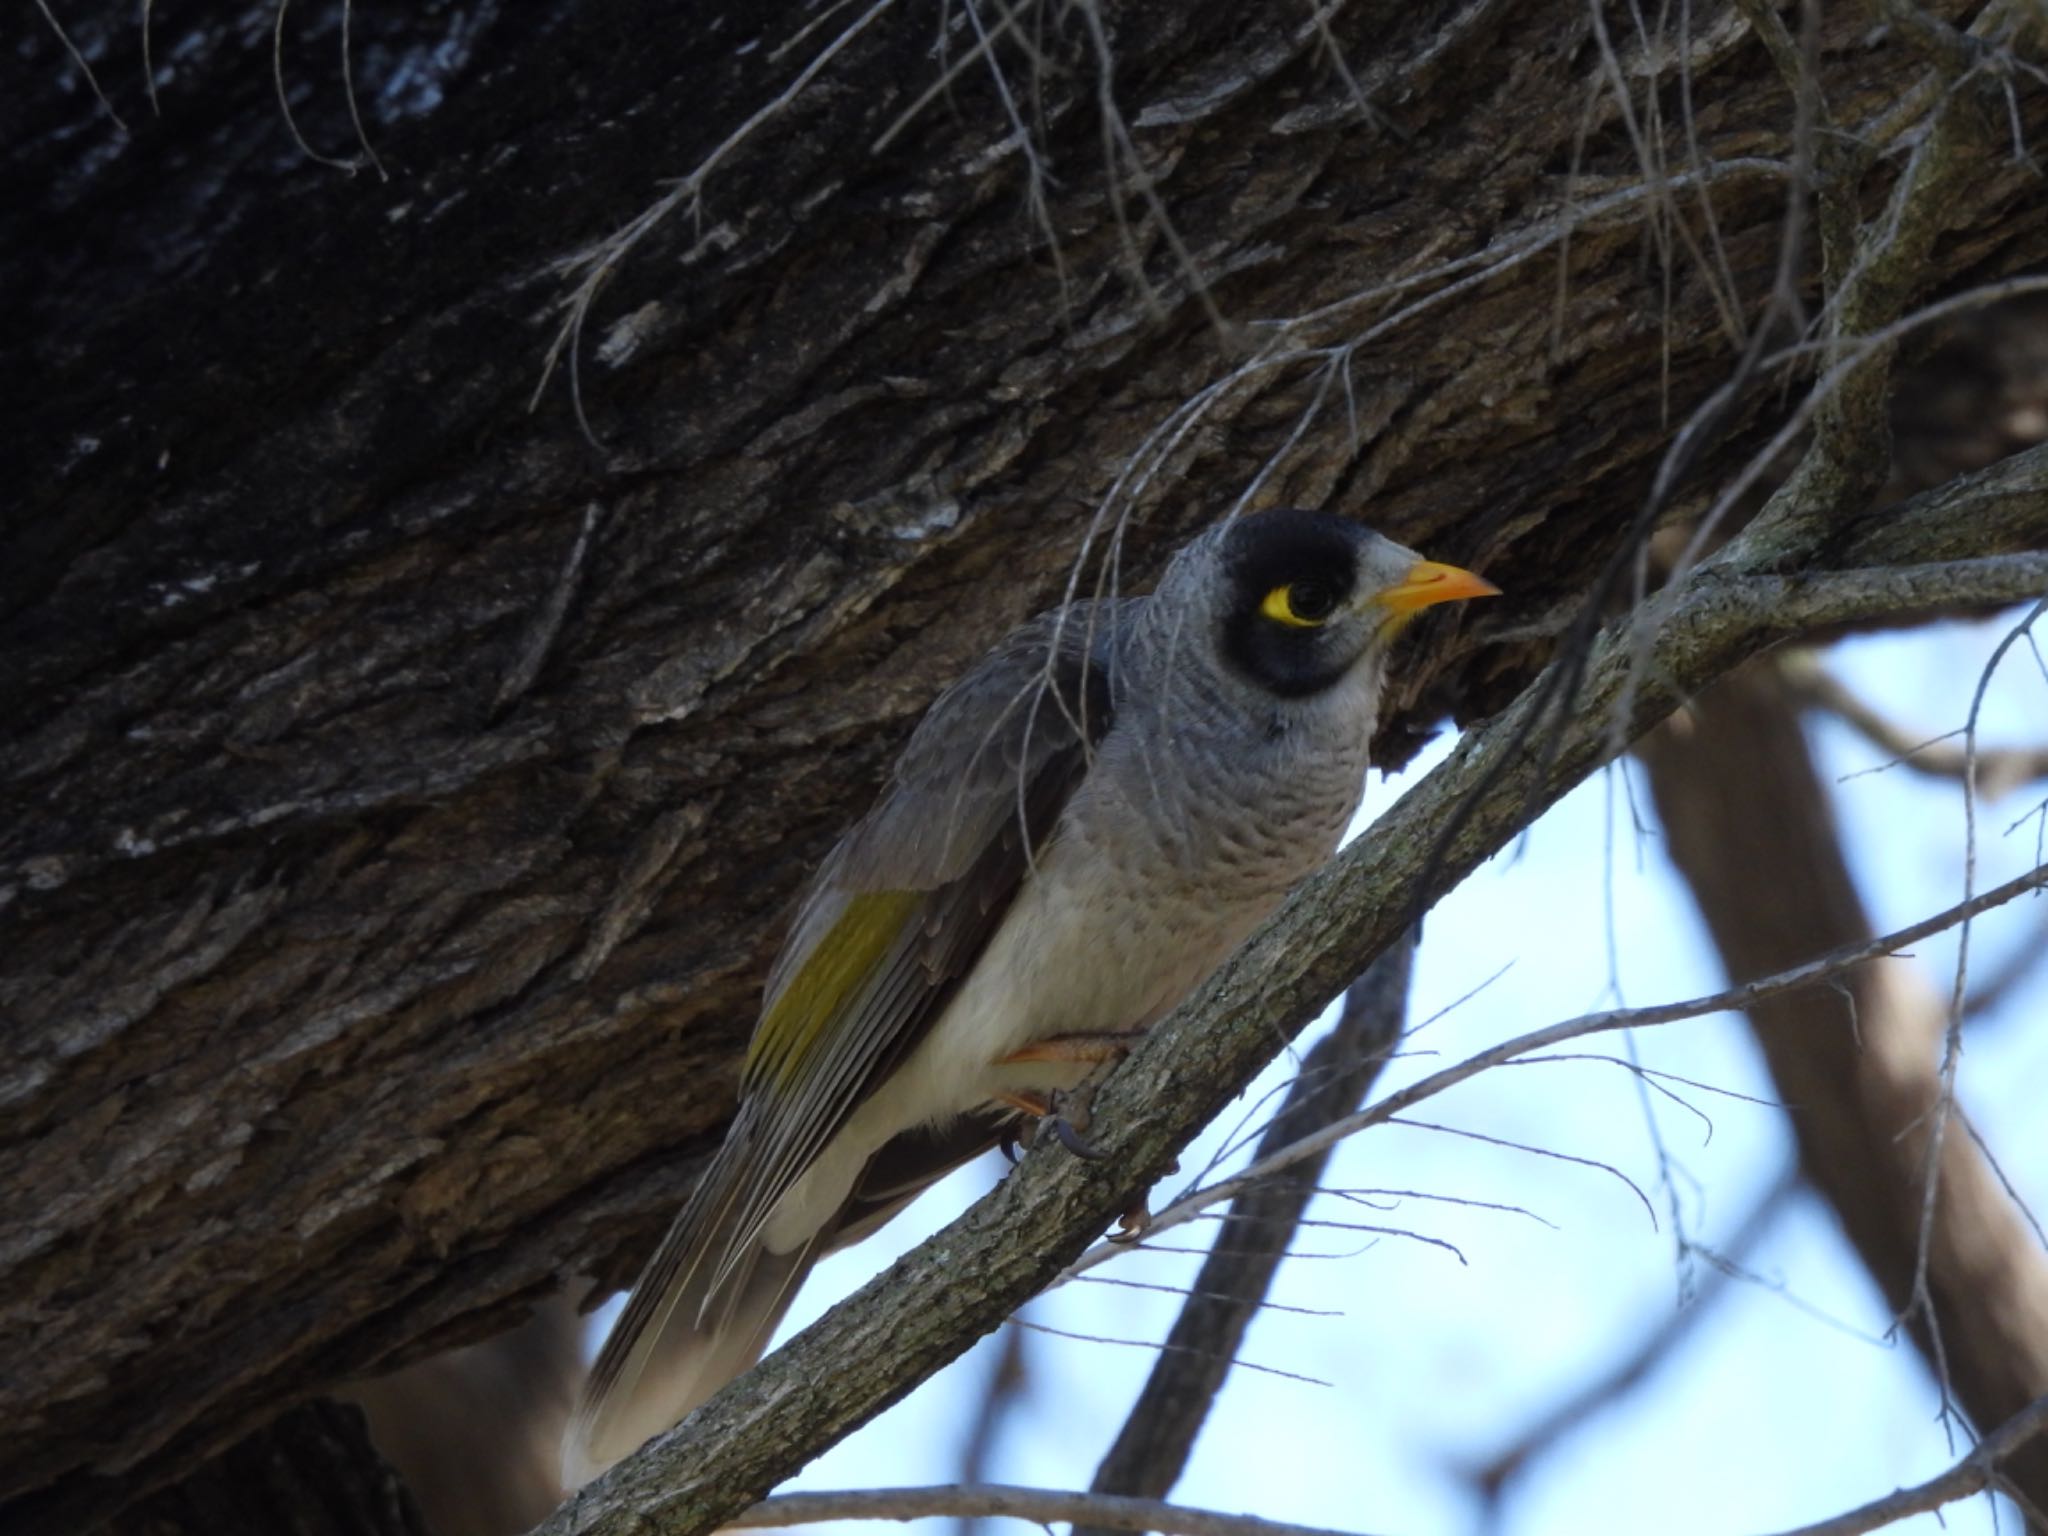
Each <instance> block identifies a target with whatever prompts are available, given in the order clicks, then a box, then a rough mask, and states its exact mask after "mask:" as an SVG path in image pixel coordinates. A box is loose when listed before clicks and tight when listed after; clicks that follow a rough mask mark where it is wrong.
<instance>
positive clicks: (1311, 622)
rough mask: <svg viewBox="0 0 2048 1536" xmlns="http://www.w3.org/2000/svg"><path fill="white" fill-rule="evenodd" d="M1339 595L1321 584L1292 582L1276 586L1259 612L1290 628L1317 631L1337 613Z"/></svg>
mask: <svg viewBox="0 0 2048 1536" xmlns="http://www.w3.org/2000/svg"><path fill="white" fill-rule="evenodd" d="M1336 607H1337V598H1336V594H1335V593H1333V592H1331V590H1330V589H1329V588H1328V587H1326V586H1324V585H1323V584H1322V583H1321V582H1319V581H1290V582H1289V583H1288V584H1287V585H1286V586H1284V587H1275V588H1274V589H1273V590H1272V591H1270V592H1268V593H1267V594H1266V599H1265V601H1264V602H1262V603H1260V604H1259V612H1260V613H1262V614H1264V615H1265V616H1266V617H1267V618H1269V619H1271V620H1272V621H1273V622H1274V623H1275V624H1285V625H1286V626H1287V627H1288V628H1289V629H1314V628H1316V627H1317V626H1318V625H1320V624H1322V623H1323V621H1324V620H1326V619H1327V618H1329V616H1330V615H1331V614H1332V613H1333V612H1335V611H1336Z"/></svg>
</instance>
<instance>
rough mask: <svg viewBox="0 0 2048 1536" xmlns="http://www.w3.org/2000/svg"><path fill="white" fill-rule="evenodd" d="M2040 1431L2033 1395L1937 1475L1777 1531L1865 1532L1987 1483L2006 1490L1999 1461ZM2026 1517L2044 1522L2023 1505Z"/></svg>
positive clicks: (2043, 1424)
mask: <svg viewBox="0 0 2048 1536" xmlns="http://www.w3.org/2000/svg"><path fill="white" fill-rule="evenodd" d="M2043 1431H2048V1397H2040V1398H2036V1399H2035V1400H2034V1401H2033V1402H2032V1403H2030V1404H2029V1405H2028V1406H2027V1407H2025V1408H2023V1409H2021V1410H2020V1412H2018V1413H2016V1414H2014V1415H2013V1417H2012V1418H2010V1419H2008V1420H2006V1422H2005V1423H2004V1424H2003V1425H2002V1426H2000V1428H1999V1429H1998V1430H1997V1432H1996V1433H1994V1434H1991V1435H1989V1436H1987V1437H1986V1438H1985V1439H1983V1440H1980V1441H1979V1442H1978V1443H1977V1445H1976V1447H1975V1448H1974V1449H1972V1450H1971V1452H1970V1454H1969V1455H1967V1456H1965V1457H1963V1459H1962V1460H1961V1461H1958V1462H1957V1463H1956V1464H1955V1465H1954V1466H1952V1467H1950V1468H1949V1469H1948V1470H1947V1471H1946V1472H1944V1473H1942V1474H1941V1475H1940V1476H1939V1477H1931V1478H1929V1479H1928V1480H1927V1481H1926V1482H1924V1483H1920V1484H1918V1485H1917V1486H1915V1487H1912V1488H1901V1489H1900V1490H1899V1491H1898V1492H1897V1493H1890V1494H1886V1495H1885V1496H1884V1497H1883V1498H1881V1499H1873V1500H1871V1502H1870V1503H1868V1504H1865V1505H1863V1506H1862V1507H1861V1508H1859V1509H1852V1510H1850V1511H1849V1512H1848V1513H1847V1514H1841V1515H1836V1516H1835V1517H1834V1518H1833V1519H1831V1520H1821V1521H1818V1522H1816V1523H1815V1524H1813V1525H1802V1526H1800V1527H1798V1528H1797V1529H1796V1530H1790V1531H1783V1532H1780V1533H1779V1536H1864V1533H1865V1532H1867V1531H1875V1530H1879V1529H1881V1528H1883V1527H1884V1526H1887V1525H1890V1524H1892V1523H1893V1522H1895V1521H1899V1520H1904V1519H1905V1518H1906V1517H1907V1516H1909V1515H1924V1514H1926V1513H1927V1512H1928V1511H1930V1510H1936V1509H1940V1508H1941V1507H1942V1506H1943V1505H1944V1504H1953V1503H1955V1501H1956V1500H1958V1499H1967V1498H1969V1497H1970V1496H1971V1495H1972V1494H1977V1493H1983V1492H1984V1491H1985V1490H1986V1489H1990V1488H1996V1489H1998V1490H1999V1491H2001V1492H2004V1493H2010V1492H2011V1491H2012V1490H2011V1489H2009V1488H2007V1487H2006V1486H2005V1484H2004V1480H2003V1478H2002V1477H2001V1476H2000V1473H1999V1469H2000V1467H2001V1466H2002V1465H2003V1464H2004V1463H2005V1462H2006V1461H2007V1460H2008V1459H2009V1458H2010V1457H2011V1456H2012V1455H2013V1454H2014V1453H2015V1452H2016V1451H2020V1450H2023V1449H2025V1448H2026V1447H2027V1446H2029V1445H2031V1444H2032V1443H2033V1442H2034V1441H2035V1440H2036V1439H2038V1438H2039V1437H2040V1435H2041V1434H2042V1433H2043ZM2027 1518H2028V1519H2029V1520H2031V1521H2032V1522H2033V1523H2034V1524H2036V1525H2041V1524H2042V1523H2043V1517H2042V1514H2041V1511H2039V1510H2029V1511H2027Z"/></svg>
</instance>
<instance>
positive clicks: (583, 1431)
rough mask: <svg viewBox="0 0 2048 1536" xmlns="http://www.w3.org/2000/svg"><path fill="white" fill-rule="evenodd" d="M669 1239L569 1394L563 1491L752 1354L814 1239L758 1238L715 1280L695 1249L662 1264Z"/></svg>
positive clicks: (686, 1408)
mask: <svg viewBox="0 0 2048 1536" xmlns="http://www.w3.org/2000/svg"><path fill="white" fill-rule="evenodd" d="M677 1236H678V1234H677V1233H675V1232H671V1233H670V1234H669V1241H668V1242H665V1243H664V1244H663V1245H662V1251H661V1252H659V1253H657V1254H656V1255H655V1258H654V1262H653V1263H651V1264H649V1265H648V1267H647V1273H646V1274H645V1275H643V1276H642V1277H641V1280H640V1284H639V1285H638V1286H636V1287H635V1288H634V1291H633V1299H632V1302H631V1303H630V1304H629V1305H628V1306H627V1308H626V1312H625V1314H624V1315H623V1316H621V1317H620V1319H619V1321H618V1323H617V1324H616V1325H615V1326H614V1327H613V1328H612V1331H611V1336H610V1337H609V1338H607V1339H606V1340H605V1344H604V1349H603V1350H602V1351H601V1352H600V1353H599V1355H598V1357H597V1363H596V1364H595V1365H594V1366H592V1367H591V1372H590V1379H589V1381H588V1382H586V1383H585V1384H584V1388H583V1391H582V1393H581V1394H580V1395H579V1397H578V1398H577V1402H576V1412H575V1415H574V1416H573V1417H572V1418H571V1419H570V1420H569V1428H568V1431H567V1433H566V1434H564V1435H563V1437H562V1486H563V1487H564V1488H565V1489H574V1488H579V1487H581V1486H582V1485H583V1484H584V1483H587V1482H589V1481H590V1479H592V1478H593V1477H595V1476H597V1475H598V1473H600V1472H602V1471H604V1469H605V1468H606V1467H609V1466H610V1465H611V1464H612V1463H613V1462H615V1461H617V1460H619V1459H620V1458H621V1457H624V1456H627V1455H630V1454H631V1453H632V1452H634V1451H636V1450H638V1449H639V1448H640V1446H641V1445H642V1444H643V1443H645V1442H646V1441H648V1440H650V1439H652V1438H653V1437H654V1436H655V1435H658V1434H660V1433H661V1432H662V1431H663V1430H665V1429H668V1428H669V1427H670V1426H672V1425H674V1424H676V1423H677V1422H679V1421H680V1420H681V1419H682V1418H683V1417H684V1415H686V1414H688V1413H689V1412H690V1411H691V1410H692V1409H694V1408H696V1407H697V1405H698V1404H700V1403H702V1402H704V1401H705V1400H706V1399H707V1398H709V1397H710V1396H711V1395H712V1394H713V1393H714V1392H716V1391H717V1390H718V1389H719V1388H720V1387H722V1386H724V1385H725V1384H726V1383H727V1382H728V1381H731V1380H732V1379H733V1378H734V1377H735V1376H738V1375H739V1374H740V1373H741V1372H742V1371H744V1370H746V1369H747V1368H748V1367H749V1366H751V1365H753V1363H754V1362H755V1361H756V1360H758V1359H760V1358H761V1352H762V1350H764V1349H766V1348H767V1347H768V1340H769V1338H770V1336H771V1335H773V1334H774V1332H775V1325H776V1324H777V1323H779V1322H781V1321H782V1314H783V1313H784V1312H786V1311H788V1310H789V1304H790V1301H791V1299H792V1298H794V1297H795V1295H796V1292H797V1287H798V1286H800V1285H801V1284H802V1283H803V1278H804V1275H805V1273H806V1272H807V1271H808V1270H809V1269H810V1267H811V1265H812V1263H813V1262H815V1260H816V1259H817V1258H818V1257H819V1254H818V1251H817V1249H818V1245H817V1244H816V1243H808V1244H806V1245H804V1246H803V1247H802V1248H799V1249H797V1250H795V1251H794V1252H791V1253H771V1252H769V1251H768V1250H767V1249H766V1248H764V1247H761V1246H759V1244H758V1242H757V1243H756V1244H755V1245H754V1246H753V1248H752V1251H751V1252H749V1253H746V1254H745V1255H743V1256H741V1257H740V1258H739V1259H738V1261H737V1263H736V1264H735V1265H734V1267H733V1269H732V1270H731V1272H729V1273H727V1274H726V1275H725V1276H724V1278H723V1279H722V1280H721V1279H719V1278H718V1276H719V1271H720V1268H721V1266H719V1265H717V1264H712V1263H705V1262H702V1260H701V1257H700V1256H693V1257H698V1262H693V1263H689V1264H687V1266H686V1267H684V1268H682V1269H681V1271H680V1273H675V1272H673V1270H672V1266H668V1265H664V1260H665V1259H671V1258H672V1257H673V1256H672V1255H670V1254H669V1252H668V1249H669V1245H670V1243H673V1242H675V1240H676V1238H677ZM665 1268H670V1269H671V1273H670V1274H669V1275H667V1276H664V1274H663V1271H664V1269H665ZM714 1286H715V1287H716V1289H715V1291H714V1289H713V1287H714ZM707 1302H708V1303H709V1305H708V1306H707ZM636 1314H637V1315H636Z"/></svg>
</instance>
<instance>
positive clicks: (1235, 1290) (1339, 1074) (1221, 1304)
mask: <svg viewBox="0 0 2048 1536" xmlns="http://www.w3.org/2000/svg"><path fill="white" fill-rule="evenodd" d="M1414 954H1415V942H1414V935H1413V933H1412V931H1411V933H1410V934H1409V935H1408V936H1406V937H1405V938H1404V939H1403V940H1402V941H1401V942H1399V943H1397V944H1395V945H1394V946H1393V947H1392V948H1390V949H1389V950H1388V951H1387V952H1386V953H1385V954H1383V955H1381V956H1380V958H1379V959H1378V960H1376V961H1374V962H1373V964H1372V965H1371V966H1370V967H1369V968H1368V969H1367V971H1366V973H1365V974H1364V975H1363V976H1361V977H1360V978H1359V979H1358V980H1357V981H1356V982H1355V983H1353V985H1352V986H1351V988H1350V990H1349V991H1347V992H1346V993H1345V997H1344V1012H1343V1015H1342V1016H1341V1017H1340V1018H1339V1020H1338V1022H1337V1025H1336V1027H1335V1028H1334V1029H1332V1030H1331V1031H1330V1032H1329V1034H1327V1035H1325V1036H1324V1037H1323V1038H1322V1039H1321V1040H1320V1041H1318V1042H1317V1043H1316V1047H1315V1049H1314V1050H1312V1051H1310V1052H1309V1055H1308V1060H1307V1061H1306V1062H1304V1063H1303V1064H1302V1068H1301V1071H1300V1073H1299V1074H1298V1075H1297V1076H1296V1077H1295V1080H1294V1084H1293V1086H1292V1087H1291V1088H1290V1089H1289V1091H1288V1095H1287V1101H1286V1103H1285V1104H1283V1105H1282V1106H1281V1108H1280V1112H1279V1113H1278V1114H1277V1115H1275V1116H1274V1117H1273V1120H1272V1122H1271V1124H1269V1125H1268V1126H1267V1127H1266V1131H1265V1134H1264V1136H1262V1137H1261V1138H1260V1141H1259V1150H1258V1153H1257V1156H1258V1157H1260V1158H1264V1157H1266V1156H1267V1155H1269V1154H1271V1153H1273V1152H1275V1151H1278V1150H1279V1149H1280V1148H1281V1147H1284V1146H1287V1145H1289V1144H1291V1143H1292V1142H1294V1141H1295V1140H1296V1139H1297V1138H1299V1137H1301V1136H1303V1135H1305V1134H1307V1133H1308V1132H1310V1131H1312V1130H1314V1129H1315V1128H1317V1127H1319V1126H1323V1125H1327V1124H1328V1123H1329V1122H1330V1121H1332V1120H1335V1119H1337V1118H1339V1117H1340V1116H1342V1115H1345V1114H1348V1113H1350V1112H1351V1111H1352V1110H1354V1109H1355V1108H1356V1107H1357V1105H1358V1101H1359V1100H1360V1099H1361V1098H1363V1097H1364V1095H1365V1093H1366V1090H1367V1089H1369V1088H1370V1087H1371V1086H1372V1083H1373V1080H1374V1079H1375V1078H1376V1077H1378V1076H1379V1073H1380V1070H1381V1068H1382V1067H1383V1066H1384V1065H1385V1063H1386V1053H1387V1052H1388V1051H1389V1050H1390V1049H1392V1047H1393V1045H1394V1043H1395V1042H1396V1041H1398V1040H1399V1039H1400V1038H1401V1025H1402V1021H1403V1019H1404V1017H1405V1015H1406V1012H1407V1004H1408V977H1409V973H1410V970H1411V963H1412V961H1413V959H1414ZM1325 1161H1326V1159H1324V1158H1310V1159H1306V1160H1304V1161H1303V1162H1302V1163H1300V1164H1297V1165H1296V1166H1294V1167H1292V1168H1290V1169H1289V1170H1288V1172H1287V1175H1286V1176H1285V1177H1284V1178H1279V1179H1269V1180H1267V1181H1266V1182H1264V1183H1263V1184H1260V1185H1258V1186H1256V1187H1254V1188H1250V1189H1247V1190H1245V1191H1244V1192H1243V1193H1242V1194H1240V1195H1239V1196H1238V1198H1237V1199H1236V1200H1235V1201H1234V1202H1232V1204H1231V1207H1230V1211H1229V1214H1228V1215H1227V1216H1226V1217H1225V1218H1224V1223H1223V1227H1222V1230H1221V1233H1220V1235H1219V1236H1218V1238H1217V1241H1216V1245H1215V1247H1214V1248H1213V1249H1212V1251H1211V1252H1210V1254H1209V1256H1208V1258H1207V1259H1206V1260H1204V1261H1203V1264H1202V1270H1201V1273H1200V1275H1199V1276H1197V1278H1196V1280H1195V1283H1194V1287H1193V1289H1192V1291H1191V1293H1190V1295H1189V1297H1188V1300H1187V1304H1186V1305H1185V1306H1183V1307H1182V1308H1181V1313H1180V1316H1179V1317H1178V1318H1176V1319H1175V1320H1174V1324H1173V1329H1172V1331H1171V1332H1170V1333H1169V1334H1168V1335H1167V1340H1166V1348H1165V1349H1164V1350H1163V1351H1161V1353H1160V1356H1159V1358H1158V1360H1157V1361H1156V1362H1155V1363H1154V1364H1153V1367H1152V1374H1151V1375H1150V1376H1149V1377H1147V1378H1146V1381H1145V1387H1144V1390H1143V1391H1141V1392H1140V1393H1139V1394H1138V1401H1137V1402H1136V1403H1135V1404H1134V1405H1133V1406H1132V1408H1131V1411H1130V1414H1129V1416H1128V1417H1127V1418H1126V1419H1125V1421H1124V1427H1123V1429H1122V1431H1121V1432H1120V1433H1119V1434H1118V1435H1117V1438H1116V1443H1115V1444H1114V1445H1113V1446H1111V1447H1110V1449H1109V1452H1108V1454H1106V1455H1105V1456H1104V1457H1103V1458H1102V1465H1101V1466H1099V1467H1098V1468H1097V1469H1096V1472H1095V1482H1094V1491H1095V1492H1096V1493H1102V1494H1142V1495H1149V1496H1151V1497H1154V1498H1157V1497H1160V1496H1163V1495H1164V1494H1165V1493H1166V1492H1167V1490H1168V1489H1170V1488H1172V1487H1173V1485H1174V1484H1175V1483H1176V1482H1177V1481H1179V1479H1180V1475H1181V1472H1182V1470H1183V1469H1184V1468H1185V1467H1186V1466H1187V1459H1188V1454H1189V1452H1191V1451H1192V1450H1193V1449H1194V1444H1195V1437H1196V1436H1197V1435H1198V1434H1199V1433H1200V1432H1201V1428H1202V1423H1203V1421H1204V1420H1205V1419H1207V1418H1208V1416H1209V1409H1210V1406H1211V1404H1213V1403H1214V1402H1215V1400H1216V1394H1217V1393H1218V1392H1219V1391H1221V1390H1222V1388H1223V1383H1224V1380H1225V1378H1226V1377H1227V1376H1228V1375H1229V1373H1230V1367H1231V1363H1232V1362H1233V1361H1234V1360H1235V1359H1236V1358H1237V1353H1238V1349H1239V1347H1240V1346H1241V1345H1242V1344H1243V1342H1244V1335H1245V1330H1246V1329H1247V1328H1248V1327H1250V1325H1251V1320H1252V1318H1253V1317H1255V1316H1256V1315H1257V1314H1258V1311H1259V1308H1260V1307H1261V1306H1263V1305H1264V1304H1265V1299H1266V1293H1267V1291H1268V1290H1269V1289H1270V1288H1271V1286H1272V1283H1273V1275H1274V1273H1275V1271H1277V1270H1278V1269H1279V1267H1280V1262H1281V1260H1282V1259H1284V1258H1285V1257H1286V1255H1287V1250H1288V1247H1289V1246H1290V1244H1291V1243H1292V1242H1293V1240H1294V1233H1295V1231H1296V1229H1297V1228H1298V1227H1299V1225H1300V1223H1301V1218H1302V1215H1303V1213H1304V1212H1305V1211H1306V1210H1307V1209H1308V1205H1309V1202H1310V1201H1311V1200H1312V1199H1313V1198H1314V1197H1315V1194H1316V1189H1317V1187H1318V1186H1319V1185H1320V1184H1321V1182H1322V1176H1323V1166H1324V1162H1325ZM1109 1529H1111V1527H1108V1526H1104V1525H1097V1526H1094V1527H1093V1528H1092V1531H1093V1532H1101V1531H1106V1530H1109ZM1074 1536H1091V1531H1090V1528H1084V1527H1079V1526H1077V1527H1076V1528H1075V1532H1074Z"/></svg>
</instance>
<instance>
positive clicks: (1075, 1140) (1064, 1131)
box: [1046, 1114, 1109, 1163]
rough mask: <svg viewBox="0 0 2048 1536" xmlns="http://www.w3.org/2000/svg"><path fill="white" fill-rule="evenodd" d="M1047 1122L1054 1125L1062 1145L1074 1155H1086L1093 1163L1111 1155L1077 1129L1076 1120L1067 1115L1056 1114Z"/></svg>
mask: <svg viewBox="0 0 2048 1536" xmlns="http://www.w3.org/2000/svg"><path fill="white" fill-rule="evenodd" d="M1046 1123H1047V1124H1048V1125H1050V1126H1051V1127H1052V1133H1053V1135H1055V1136H1057V1137H1059V1139H1060V1145H1061V1146H1063V1147H1065V1148H1066V1149H1067V1150H1068V1151H1069V1152H1071V1153H1073V1154H1074V1156H1076V1157H1085V1158H1086V1159H1088V1161H1090V1162H1091V1163H1092V1162H1099V1161H1100V1160H1101V1159H1103V1158H1105V1157H1107V1156H1109V1154H1108V1153H1107V1152H1105V1151H1103V1150H1102V1148H1100V1147H1098V1146H1096V1145H1095V1143H1094V1142H1092V1141H1090V1140H1089V1139H1088V1138H1087V1137H1086V1136H1083V1135H1082V1134H1081V1133H1080V1132H1079V1131H1078V1130H1076V1129H1075V1128H1074V1122H1073V1121H1071V1120H1069V1119H1068V1118H1067V1117H1066V1116H1065V1115H1062V1114H1055V1115H1053V1116H1052V1117H1051V1118H1050V1119H1049V1120H1048V1121H1047V1122H1046Z"/></svg>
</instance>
